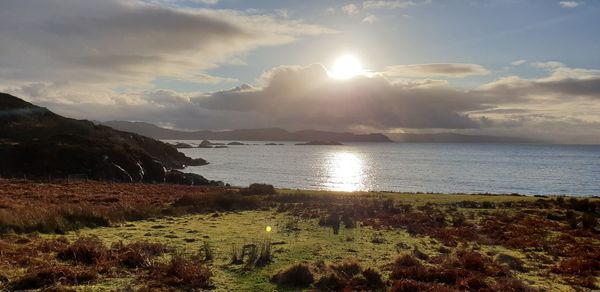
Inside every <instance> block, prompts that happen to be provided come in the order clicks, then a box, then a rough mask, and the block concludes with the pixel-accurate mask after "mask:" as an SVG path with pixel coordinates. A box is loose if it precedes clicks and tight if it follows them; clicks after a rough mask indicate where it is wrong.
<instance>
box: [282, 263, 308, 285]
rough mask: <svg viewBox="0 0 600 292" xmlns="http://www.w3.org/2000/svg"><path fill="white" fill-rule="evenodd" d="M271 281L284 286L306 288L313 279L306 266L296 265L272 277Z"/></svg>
mask: <svg viewBox="0 0 600 292" xmlns="http://www.w3.org/2000/svg"><path fill="white" fill-rule="evenodd" d="M271 281H272V282H274V283H277V284H278V285H284V286H292V287H308V286H309V285H310V284H312V283H313V282H314V281H315V278H314V276H313V274H312V272H311V271H310V268H309V267H308V265H306V264H296V265H293V266H291V267H289V268H287V269H285V270H283V271H280V272H279V273H277V274H276V275H274V276H273V278H272V279H271Z"/></svg>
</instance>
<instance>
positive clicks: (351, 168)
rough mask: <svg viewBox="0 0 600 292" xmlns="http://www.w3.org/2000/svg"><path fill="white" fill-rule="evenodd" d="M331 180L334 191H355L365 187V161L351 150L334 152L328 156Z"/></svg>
mask: <svg viewBox="0 0 600 292" xmlns="http://www.w3.org/2000/svg"><path fill="white" fill-rule="evenodd" d="M326 166H327V172H328V174H329V181H328V182H327V187H328V188H329V189H330V190H333V191H343V192H353V191H358V190H362V189H364V181H363V180H364V171H365V170H364V162H363V160H362V159H361V158H360V156H359V155H357V154H355V153H351V152H333V153H331V154H330V155H328V157H327V163H326Z"/></svg>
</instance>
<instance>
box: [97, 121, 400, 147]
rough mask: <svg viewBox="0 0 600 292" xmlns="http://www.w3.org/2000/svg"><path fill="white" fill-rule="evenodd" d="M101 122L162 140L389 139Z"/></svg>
mask: <svg viewBox="0 0 600 292" xmlns="http://www.w3.org/2000/svg"><path fill="white" fill-rule="evenodd" d="M104 125H107V126H109V127H112V128H115V129H118V130H121V131H127V132H132V133H137V134H140V135H144V136H147V137H152V138H154V139H165V140H169V139H172V140H243V141H338V142H392V140H390V139H389V138H388V137H387V136H385V135H383V134H379V133H375V134H352V133H337V132H327V131H318V130H303V131H296V132H290V131H286V130H284V129H280V128H267V129H243V130H231V131H208V130H204V131H177V130H171V129H165V128H161V127H158V126H156V125H153V124H150V123H144V122H124V121H111V122H106V123H104Z"/></svg>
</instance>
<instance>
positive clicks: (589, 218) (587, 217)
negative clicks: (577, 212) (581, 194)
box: [581, 213, 598, 230]
mask: <svg viewBox="0 0 600 292" xmlns="http://www.w3.org/2000/svg"><path fill="white" fill-rule="evenodd" d="M581 224H582V226H583V228H585V229H592V230H593V229H594V228H596V226H598V219H596V216H594V215H593V214H590V213H586V214H583V216H581Z"/></svg>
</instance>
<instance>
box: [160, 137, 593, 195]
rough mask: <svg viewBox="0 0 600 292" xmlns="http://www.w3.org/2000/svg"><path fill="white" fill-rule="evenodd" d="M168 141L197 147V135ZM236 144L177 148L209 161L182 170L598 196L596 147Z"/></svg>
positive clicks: (332, 183)
mask: <svg viewBox="0 0 600 292" xmlns="http://www.w3.org/2000/svg"><path fill="white" fill-rule="evenodd" d="M166 142H171V143H174V142H184V143H188V144H191V145H193V146H196V145H198V144H199V143H200V142H201V141H191V140H187V141H186V140H177V141H174V140H168V141H166ZM211 142H214V143H216V142H220V143H225V144H227V143H229V142H231V141H211ZM241 142H243V143H246V144H248V145H239V146H228V147H227V148H187V149H179V151H181V152H183V153H184V154H186V155H188V156H190V157H192V158H203V159H206V160H207V161H208V162H209V164H208V165H204V166H189V167H187V168H186V169H185V171H186V172H193V173H197V174H200V175H202V176H204V177H206V178H208V179H212V180H221V181H223V182H225V183H229V184H231V185H234V186H247V185H249V184H251V183H268V184H272V185H274V186H275V187H279V188H290V189H314V190H331V191H347V192H351V191H393V192H423V193H493V194H525V195H552V194H554V195H560V194H565V195H566V194H568V195H579V196H598V195H600V145H543V144H458V143H457V144H454V143H364V142H363V143H351V142H348V143H344V145H340V146H337V145H336V146H320V145H318V146H300V145H295V144H296V143H297V142H273V143H278V144H283V145H277V146H269V145H265V144H266V143H269V142H265V141H241Z"/></svg>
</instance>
